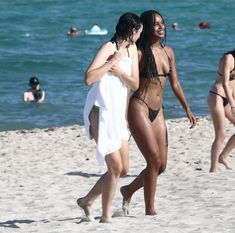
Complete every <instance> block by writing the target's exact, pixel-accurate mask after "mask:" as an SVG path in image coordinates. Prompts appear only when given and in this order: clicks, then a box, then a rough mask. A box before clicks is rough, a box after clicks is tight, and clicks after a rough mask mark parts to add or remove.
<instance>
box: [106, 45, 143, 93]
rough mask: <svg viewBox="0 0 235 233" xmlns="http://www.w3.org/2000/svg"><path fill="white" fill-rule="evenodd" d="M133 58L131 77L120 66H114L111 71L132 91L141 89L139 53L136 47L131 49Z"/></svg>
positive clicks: (133, 46)
mask: <svg viewBox="0 0 235 233" xmlns="http://www.w3.org/2000/svg"><path fill="white" fill-rule="evenodd" d="M129 51H130V56H131V60H132V63H131V75H128V74H127V73H126V72H125V71H123V70H122V69H121V68H120V67H119V65H118V64H116V65H114V66H113V67H112V68H111V69H110V71H111V72H112V73H113V74H114V75H116V76H118V77H119V78H120V79H121V80H122V81H123V82H124V83H126V85H127V86H128V87H129V88H130V89H131V90H134V91H135V90H137V89H138V88H139V65H138V53H137V48H136V45H135V44H134V45H131V46H130V47H129Z"/></svg>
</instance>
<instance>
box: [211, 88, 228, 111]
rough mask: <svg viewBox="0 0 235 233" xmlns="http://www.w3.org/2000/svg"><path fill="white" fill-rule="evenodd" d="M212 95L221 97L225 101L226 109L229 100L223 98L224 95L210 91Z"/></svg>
mask: <svg viewBox="0 0 235 233" xmlns="http://www.w3.org/2000/svg"><path fill="white" fill-rule="evenodd" d="M210 93H211V94H214V95H218V96H220V97H221V98H222V99H223V106H224V107H225V106H226V105H227V104H228V100H227V98H226V97H224V96H222V95H220V94H219V93H217V92H214V91H210Z"/></svg>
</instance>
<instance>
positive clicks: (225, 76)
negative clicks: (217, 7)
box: [208, 54, 235, 172]
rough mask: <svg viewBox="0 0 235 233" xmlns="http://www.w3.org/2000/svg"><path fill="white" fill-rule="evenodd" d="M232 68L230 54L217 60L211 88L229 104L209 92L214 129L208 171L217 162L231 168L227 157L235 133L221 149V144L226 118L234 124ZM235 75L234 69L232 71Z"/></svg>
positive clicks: (217, 168) (232, 62)
mask: <svg viewBox="0 0 235 233" xmlns="http://www.w3.org/2000/svg"><path fill="white" fill-rule="evenodd" d="M233 68H234V58H233V56H232V55H231V54H227V55H224V56H223V57H222V58H221V60H220V62H219V69H218V72H219V73H220V74H222V75H218V78H217V80H216V82H215V84H214V85H213V86H212V88H211V90H212V91H214V92H216V93H218V94H220V95H221V96H224V97H226V98H227V99H228V102H229V104H227V105H226V106H225V107H224V106H223V100H222V98H221V97H220V96H218V95H214V94H211V93H210V94H209V95H208V106H209V110H210V114H211V118H212V121H213V125H214V130H215V139H214V141H213V143H212V147H211V167H210V172H217V171H218V170H219V167H218V166H219V162H220V163H222V164H223V165H224V166H225V168H227V169H232V167H231V166H230V165H229V163H228V161H227V159H228V156H229V154H230V152H231V151H232V150H233V149H234V148H235V134H233V135H232V136H231V137H230V139H229V140H228V142H227V144H226V145H225V147H224V148H223V150H222V151H221V147H222V144H223V142H224V140H225V138H226V122H225V118H227V119H228V120H229V121H230V122H231V123H232V124H233V125H235V80H232V81H231V80H229V79H230V71H231V70H232V69H233ZM231 75H232V76H234V77H235V71H233V72H232V74H231Z"/></svg>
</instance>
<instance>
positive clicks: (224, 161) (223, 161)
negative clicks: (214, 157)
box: [219, 155, 233, 170]
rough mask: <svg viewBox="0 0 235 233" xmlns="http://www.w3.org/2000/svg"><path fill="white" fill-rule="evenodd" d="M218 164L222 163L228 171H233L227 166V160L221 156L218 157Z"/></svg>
mask: <svg viewBox="0 0 235 233" xmlns="http://www.w3.org/2000/svg"><path fill="white" fill-rule="evenodd" d="M219 163H222V164H223V165H224V166H225V167H226V169H228V170H232V169H233V168H232V167H231V166H229V164H228V161H227V159H226V158H225V157H224V156H223V155H220V157H219Z"/></svg>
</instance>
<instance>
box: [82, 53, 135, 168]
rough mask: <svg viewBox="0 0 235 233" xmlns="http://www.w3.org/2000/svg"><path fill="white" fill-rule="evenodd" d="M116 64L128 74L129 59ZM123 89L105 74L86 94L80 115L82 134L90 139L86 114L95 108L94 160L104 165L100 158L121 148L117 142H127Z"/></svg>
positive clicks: (122, 83) (116, 81)
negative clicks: (96, 112) (97, 108)
mask: <svg viewBox="0 0 235 233" xmlns="http://www.w3.org/2000/svg"><path fill="white" fill-rule="evenodd" d="M118 65H119V66H120V68H121V69H122V70H124V71H125V72H126V73H127V74H128V75H131V59H130V58H129V57H124V58H122V59H121V60H120V61H119V63H118ZM126 103H127V86H126V84H125V83H124V82H122V81H121V80H120V79H119V78H118V77H117V76H114V75H113V74H111V73H109V72H108V73H106V74H105V75H104V76H103V77H102V78H101V79H100V80H99V81H98V82H96V83H94V84H93V86H92V87H91V89H90V90H89V92H88V95H87V98H86V103H85V107H84V112H83V118H84V124H85V129H86V134H87V136H88V137H89V139H91V136H90V120H89V114H90V112H91V109H92V107H93V106H94V105H96V106H98V107H99V127H98V128H99V129H98V143H97V145H96V157H97V161H98V163H99V164H102V165H103V164H104V162H105V160H104V157H105V155H107V154H110V153H112V152H114V151H117V150H118V149H120V148H121V141H122V140H128V130H127V122H126V117H125V114H126Z"/></svg>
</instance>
